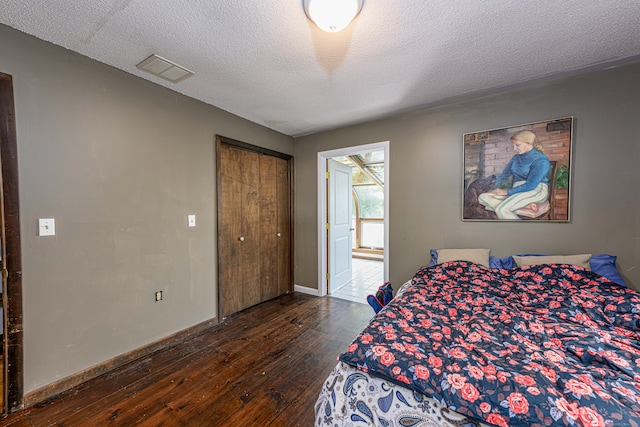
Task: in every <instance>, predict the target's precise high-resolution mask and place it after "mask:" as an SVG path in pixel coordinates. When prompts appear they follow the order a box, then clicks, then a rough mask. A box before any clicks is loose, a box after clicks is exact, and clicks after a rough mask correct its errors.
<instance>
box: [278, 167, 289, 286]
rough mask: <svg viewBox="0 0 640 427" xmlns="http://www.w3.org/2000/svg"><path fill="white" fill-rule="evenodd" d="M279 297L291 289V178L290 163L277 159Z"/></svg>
mask: <svg viewBox="0 0 640 427" xmlns="http://www.w3.org/2000/svg"><path fill="white" fill-rule="evenodd" d="M276 181H277V182H276V187H277V203H276V206H277V217H278V225H277V228H278V231H277V235H278V295H281V294H284V293H285V292H288V291H290V290H292V289H291V178H290V167H289V161H287V160H284V159H276Z"/></svg>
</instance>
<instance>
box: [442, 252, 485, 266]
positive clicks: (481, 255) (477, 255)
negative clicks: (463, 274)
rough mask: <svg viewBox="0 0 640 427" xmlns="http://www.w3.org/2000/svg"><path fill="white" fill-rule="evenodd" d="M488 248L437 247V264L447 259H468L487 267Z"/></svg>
mask: <svg viewBox="0 0 640 427" xmlns="http://www.w3.org/2000/svg"><path fill="white" fill-rule="evenodd" d="M489 251H490V249H438V264H442V263H443V262H447V261H470V262H475V263H476V264H482V265H484V266H485V267H489Z"/></svg>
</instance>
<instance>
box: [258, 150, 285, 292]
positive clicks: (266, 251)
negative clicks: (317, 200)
mask: <svg viewBox="0 0 640 427" xmlns="http://www.w3.org/2000/svg"><path fill="white" fill-rule="evenodd" d="M276 161H277V159H276V158H275V157H273V156H266V155H263V156H260V231H261V236H262V237H261V239H260V241H261V244H262V250H261V253H262V263H261V272H262V277H261V281H262V300H263V301H266V300H269V299H271V298H275V297H277V296H278V295H280V294H279V292H278V237H277V236H276V233H277V228H278V221H277V220H278V218H277V215H278V211H277V207H276V203H277V185H276V182H277V181H276Z"/></svg>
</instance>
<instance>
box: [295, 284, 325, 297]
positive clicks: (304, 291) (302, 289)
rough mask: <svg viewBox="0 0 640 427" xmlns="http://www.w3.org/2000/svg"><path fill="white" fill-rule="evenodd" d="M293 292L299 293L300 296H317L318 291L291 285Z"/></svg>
mask: <svg viewBox="0 0 640 427" xmlns="http://www.w3.org/2000/svg"><path fill="white" fill-rule="evenodd" d="M293 290H294V292H300V293H301V294H309V295H314V296H318V295H319V294H318V290H317V289H314V288H307V287H305V286H300V285H293Z"/></svg>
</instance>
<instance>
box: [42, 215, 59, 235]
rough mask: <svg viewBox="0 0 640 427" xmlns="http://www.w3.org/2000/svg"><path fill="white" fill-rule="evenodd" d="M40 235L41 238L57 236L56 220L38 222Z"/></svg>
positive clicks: (45, 219) (49, 219)
mask: <svg viewBox="0 0 640 427" xmlns="http://www.w3.org/2000/svg"><path fill="white" fill-rule="evenodd" d="M38 235H39V236H55V235H56V220H55V219H53V218H40V219H39V220H38Z"/></svg>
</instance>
